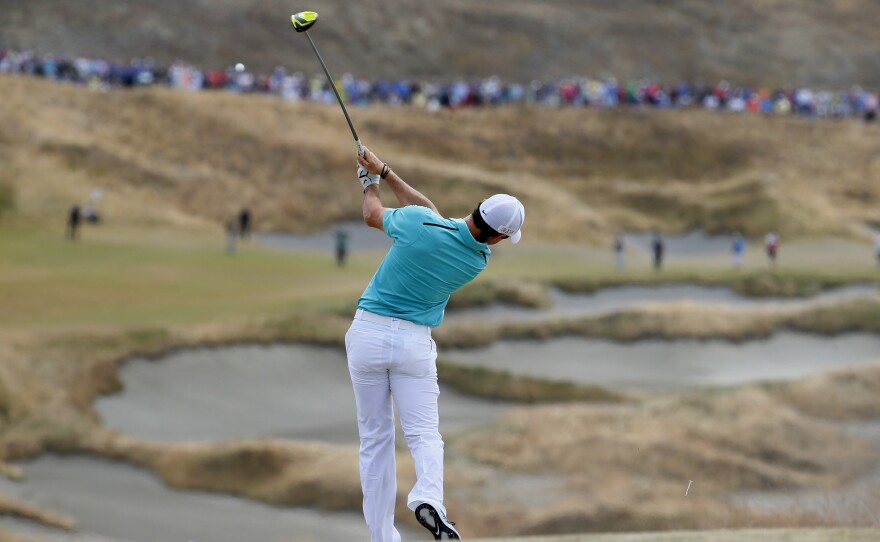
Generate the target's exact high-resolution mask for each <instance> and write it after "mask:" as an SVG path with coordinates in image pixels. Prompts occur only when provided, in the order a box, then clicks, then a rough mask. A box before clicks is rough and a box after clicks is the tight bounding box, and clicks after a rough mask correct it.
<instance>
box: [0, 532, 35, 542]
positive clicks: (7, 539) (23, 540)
mask: <svg viewBox="0 0 880 542" xmlns="http://www.w3.org/2000/svg"><path fill="white" fill-rule="evenodd" d="M0 542H45V539H43V538H33V537H30V536H24V535H21V534H18V533H10V532H6V531H0Z"/></svg>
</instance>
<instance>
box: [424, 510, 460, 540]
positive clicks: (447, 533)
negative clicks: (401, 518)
mask: <svg viewBox="0 0 880 542" xmlns="http://www.w3.org/2000/svg"><path fill="white" fill-rule="evenodd" d="M416 519H417V520H418V521H419V523H420V524H421V525H422V527H424V528H425V529H428V530H429V531H431V534H433V535H434V540H461V537H460V536H459V535H458V533H457V532H455V531H454V530H452V528H450V527H448V526H446V524H444V523H443V522H442V521H440V519H439V518H438V514H437V510H436V509H435V508H434V507H433V506H431V505H430V504H427V503H424V504H420V505H419V506H418V508H416ZM438 525H439V526H440V529H439V532H438V529H437V526H438Z"/></svg>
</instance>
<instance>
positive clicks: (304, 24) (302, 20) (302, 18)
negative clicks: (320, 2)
mask: <svg viewBox="0 0 880 542" xmlns="http://www.w3.org/2000/svg"><path fill="white" fill-rule="evenodd" d="M317 21H318V14H317V13H316V12H314V11H300V12H299V13H294V14H293V15H291V16H290V22H291V23H292V24H293V28H294V30H296V31H297V32H305V31H306V30H308V29H309V28H311V27H312V26H314V25H315V23H316V22H317Z"/></svg>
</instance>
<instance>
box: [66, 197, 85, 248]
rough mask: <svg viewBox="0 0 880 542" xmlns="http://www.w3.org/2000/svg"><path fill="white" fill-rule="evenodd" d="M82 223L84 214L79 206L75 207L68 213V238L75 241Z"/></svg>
mask: <svg viewBox="0 0 880 542" xmlns="http://www.w3.org/2000/svg"><path fill="white" fill-rule="evenodd" d="M81 221H82V213H81V212H80V208H79V205H74V206H73V207H71V208H70V211H69V212H68V213H67V238H68V239H70V240H75V239H76V237H77V233H78V232H79V224H80V222H81Z"/></svg>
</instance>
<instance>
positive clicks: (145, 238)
mask: <svg viewBox="0 0 880 542" xmlns="http://www.w3.org/2000/svg"><path fill="white" fill-rule="evenodd" d="M331 248H332V247H328V250H327V252H326V253H323V252H309V251H301V252H291V251H282V250H276V249H270V248H265V247H262V246H260V245H259V244H258V243H257V242H255V241H248V242H244V243H239V246H238V251H237V253H236V254H233V255H230V254H227V253H226V252H225V251H226V246H225V238H224V237H223V235H222V234H221V233H220V232H218V233H217V234H211V233H208V232H193V231H184V232H181V231H177V230H172V229H170V228H167V227H166V228H159V229H147V230H137V229H134V228H132V227H130V226H129V227H125V228H121V229H107V228H105V227H103V226H102V227H99V228H86V230H85V232H84V236H83V238H81V239H79V240H77V241H75V242H71V241H68V240H65V239H64V238H63V236H62V235H61V233H60V232H58V231H47V229H45V228H44V227H43V228H35V227H23V226H16V227H12V228H6V229H3V230H0V255H2V258H0V299H3V304H2V309H3V310H2V311H0V328H2V329H4V330H7V331H9V330H15V331H27V330H47V329H67V330H70V329H90V328H108V329H119V328H123V329H130V328H142V327H145V326H175V325H187V324H196V323H205V322H223V321H230V320H237V321H240V320H243V319H245V320H246V319H252V318H259V317H267V316H269V317H271V316H279V315H286V314H291V313H296V312H299V311H301V310H303V309H310V308H324V307H339V306H346V305H351V306H352V307H353V306H354V303H355V300H356V299H357V298H358V296H359V295H360V293H361V292H362V291H363V289H364V287H365V286H366V284H367V282H368V281H369V280H370V277H371V276H372V274H373V272H374V271H375V268H376V266H377V264H378V262H379V260H380V259H381V257H382V254H381V253H378V252H362V253H355V254H353V255H352V257H351V258H350V259H349V261H348V263H347V265H346V266H345V267H344V268H339V267H338V266H337V265H336V263H335V261H334V258H333V255H332V253H331V250H330V249H331ZM801 252H804V253H810V252H811V251H809V250H801ZM791 253H792V256H791V258H790V260H789V261H788V262H787V263H786V265H785V266H784V267H780V268H779V269H776V270H772V271H771V270H768V269H767V268H766V266H765V265H764V264H763V262H761V261H760V260H759V259H758V258H753V261H754V263H753V264H752V265H751V266H748V267H746V268H744V269H743V270H740V271H734V270H731V269H729V268H728V267H726V266H724V265H723V264H722V263H720V261H719V258H717V257H715V258H706V259H701V260H685V261H682V262H673V263H672V264H671V265H670V266H668V268H667V269H664V270H663V271H662V272H654V271H653V270H651V269H650V267H649V266H648V265H647V257H646V256H641V257H639V256H637V257H634V258H632V260H633V263H632V265H631V269H630V270H628V271H626V272H625V273H616V272H615V271H614V269H613V268H612V263H611V258H610V257H609V255H608V254H606V252H604V251H601V250H598V249H595V248H587V247H583V248H578V247H573V246H564V245H558V246H554V245H542V244H532V245H529V244H524V245H523V246H518V247H510V246H505V247H501V248H500V249H499V250H496V251H495V253H494V254H493V258H492V264H491V265H490V266H489V268H488V269H487V271H486V273H484V275H482V276H481V277H480V278H479V279H478V280H477V281H476V283H475V284H473V285H471V286H469V287H468V288H466V289H465V290H463V291H462V293H461V294H460V295H458V301H459V302H460V303H463V304H467V303H468V302H476V301H474V299H476V298H479V297H480V295H481V292H482V293H485V290H483V289H482V287H481V285H485V284H487V283H488V282H491V281H520V280H530V281H538V282H540V283H556V284H558V285H560V286H561V287H563V288H565V289H568V290H572V291H592V290H595V289H598V288H602V287H606V286H614V285H619V284H656V283H667V282H693V283H704V284H730V285H732V286H734V287H735V288H737V289H738V290H740V291H741V292H744V293H747V294H751V295H812V294H814V293H816V292H817V291H818V290H819V289H823V288H828V287H833V286H836V285H840V284H845V283H848V282H860V281H861V282H864V281H876V280H877V277H878V273H877V270H876V269H875V268H874V267H873V266H871V265H869V264H866V263H861V262H859V261H858V258H859V255H858V253H855V252H854V251H846V250H844V251H842V252H841V254H842V255H843V258H842V259H836V260H835V259H828V260H827V261H826V262H824V264H823V265H815V264H814V262H811V261H808V260H805V259H804V258H803V257H800V256H798V250H797V249H792V251H791ZM474 294H476V295H474Z"/></svg>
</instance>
